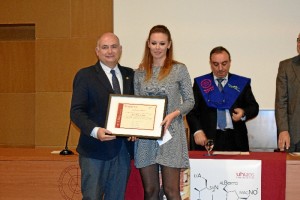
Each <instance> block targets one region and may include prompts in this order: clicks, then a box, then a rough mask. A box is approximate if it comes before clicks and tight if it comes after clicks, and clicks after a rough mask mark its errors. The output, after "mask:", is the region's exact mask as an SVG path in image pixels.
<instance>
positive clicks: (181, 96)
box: [134, 64, 195, 168]
mask: <svg viewBox="0 0 300 200" xmlns="http://www.w3.org/2000/svg"><path fill="white" fill-rule="evenodd" d="M159 71H160V67H153V75H152V78H151V79H150V80H149V81H147V82H144V79H145V71H143V70H137V71H136V72H135V75H134V92H135V95H142V96H167V99H168V105H167V111H166V114H169V113H172V112H173V111H175V110H176V109H178V110H179V111H180V113H181V114H180V115H179V116H178V117H176V118H174V119H173V121H172V123H171V125H170V127H169V128H168V130H169V132H170V134H171V136H172V138H171V140H169V141H167V142H166V143H164V144H163V145H161V146H159V144H158V142H157V141H156V140H152V139H138V140H137V141H136V142H135V166H136V167H137V168H142V167H146V166H149V165H152V164H155V163H157V164H160V165H163V166H168V167H174V168H188V167H189V157H188V149H187V140H186V133H185V127H184V122H183V116H184V115H186V114H187V113H188V112H189V111H190V110H191V109H192V108H193V106H194V103H195V101H194V95H193V90H192V83H191V79H190V75H189V73H188V70H187V68H186V66H185V65H183V64H175V65H173V67H172V70H171V72H170V74H169V75H168V76H167V77H166V78H164V79H163V80H161V81H158V80H157V77H158V74H159Z"/></svg>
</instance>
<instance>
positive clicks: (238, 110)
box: [232, 108, 245, 122]
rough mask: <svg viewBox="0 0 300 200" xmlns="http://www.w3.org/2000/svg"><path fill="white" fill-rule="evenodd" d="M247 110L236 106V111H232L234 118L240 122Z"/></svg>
mask: <svg viewBox="0 0 300 200" xmlns="http://www.w3.org/2000/svg"><path fill="white" fill-rule="evenodd" d="M244 114H245V111H244V110H243V109H241V108H235V109H234V112H233V113H232V120H233V121H235V122H238V121H240V120H241V118H242V117H243V116H244Z"/></svg>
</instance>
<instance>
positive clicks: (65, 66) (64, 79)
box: [36, 38, 97, 92]
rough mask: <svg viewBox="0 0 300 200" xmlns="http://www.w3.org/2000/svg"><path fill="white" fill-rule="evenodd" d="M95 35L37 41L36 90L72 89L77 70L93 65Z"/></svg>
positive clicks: (94, 59)
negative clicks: (82, 37) (93, 36)
mask: <svg viewBox="0 0 300 200" xmlns="http://www.w3.org/2000/svg"><path fill="white" fill-rule="evenodd" d="M95 46H96V38H93V39H69V40H66V39H55V40H54V39H53V40H37V41H36V49H37V50H36V91H37V92H44V91H47V92H53V91H61V92H63V91H71V90H72V82H73V78H74V75H75V73H76V72H77V71H78V69H80V68H82V67H86V66H89V65H92V64H95V63H96V61H97V58H96V55H95V51H94V49H95Z"/></svg>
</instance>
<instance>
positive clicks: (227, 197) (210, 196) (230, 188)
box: [191, 173, 260, 200]
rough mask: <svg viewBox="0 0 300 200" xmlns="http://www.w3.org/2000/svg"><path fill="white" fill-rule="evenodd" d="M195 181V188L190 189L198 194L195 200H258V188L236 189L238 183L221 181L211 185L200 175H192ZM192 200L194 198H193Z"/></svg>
mask: <svg viewBox="0 0 300 200" xmlns="http://www.w3.org/2000/svg"><path fill="white" fill-rule="evenodd" d="M194 178H196V180H197V184H196V185H197V187H194V188H191V192H192V190H194V192H195V191H196V192H198V197H197V199H195V200H251V199H260V193H259V191H258V188H255V189H244V190H239V189H237V186H238V184H239V183H238V182H234V181H229V180H222V181H220V182H219V183H218V184H211V183H209V181H208V180H207V179H206V178H205V177H203V176H202V175H201V174H200V173H199V174H194ZM193 199H194V198H193Z"/></svg>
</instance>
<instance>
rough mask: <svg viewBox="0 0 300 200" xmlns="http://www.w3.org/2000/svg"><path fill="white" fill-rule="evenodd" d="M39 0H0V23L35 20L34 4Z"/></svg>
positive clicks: (18, 22)
mask: <svg viewBox="0 0 300 200" xmlns="http://www.w3.org/2000/svg"><path fill="white" fill-rule="evenodd" d="M38 1H39V0H26V1H20V0H1V6H0V23H1V24H8V23H9V24H20V23H30V22H35V21H36V20H35V19H36V17H37V15H36V12H35V9H34V8H35V4H36V2H38Z"/></svg>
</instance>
